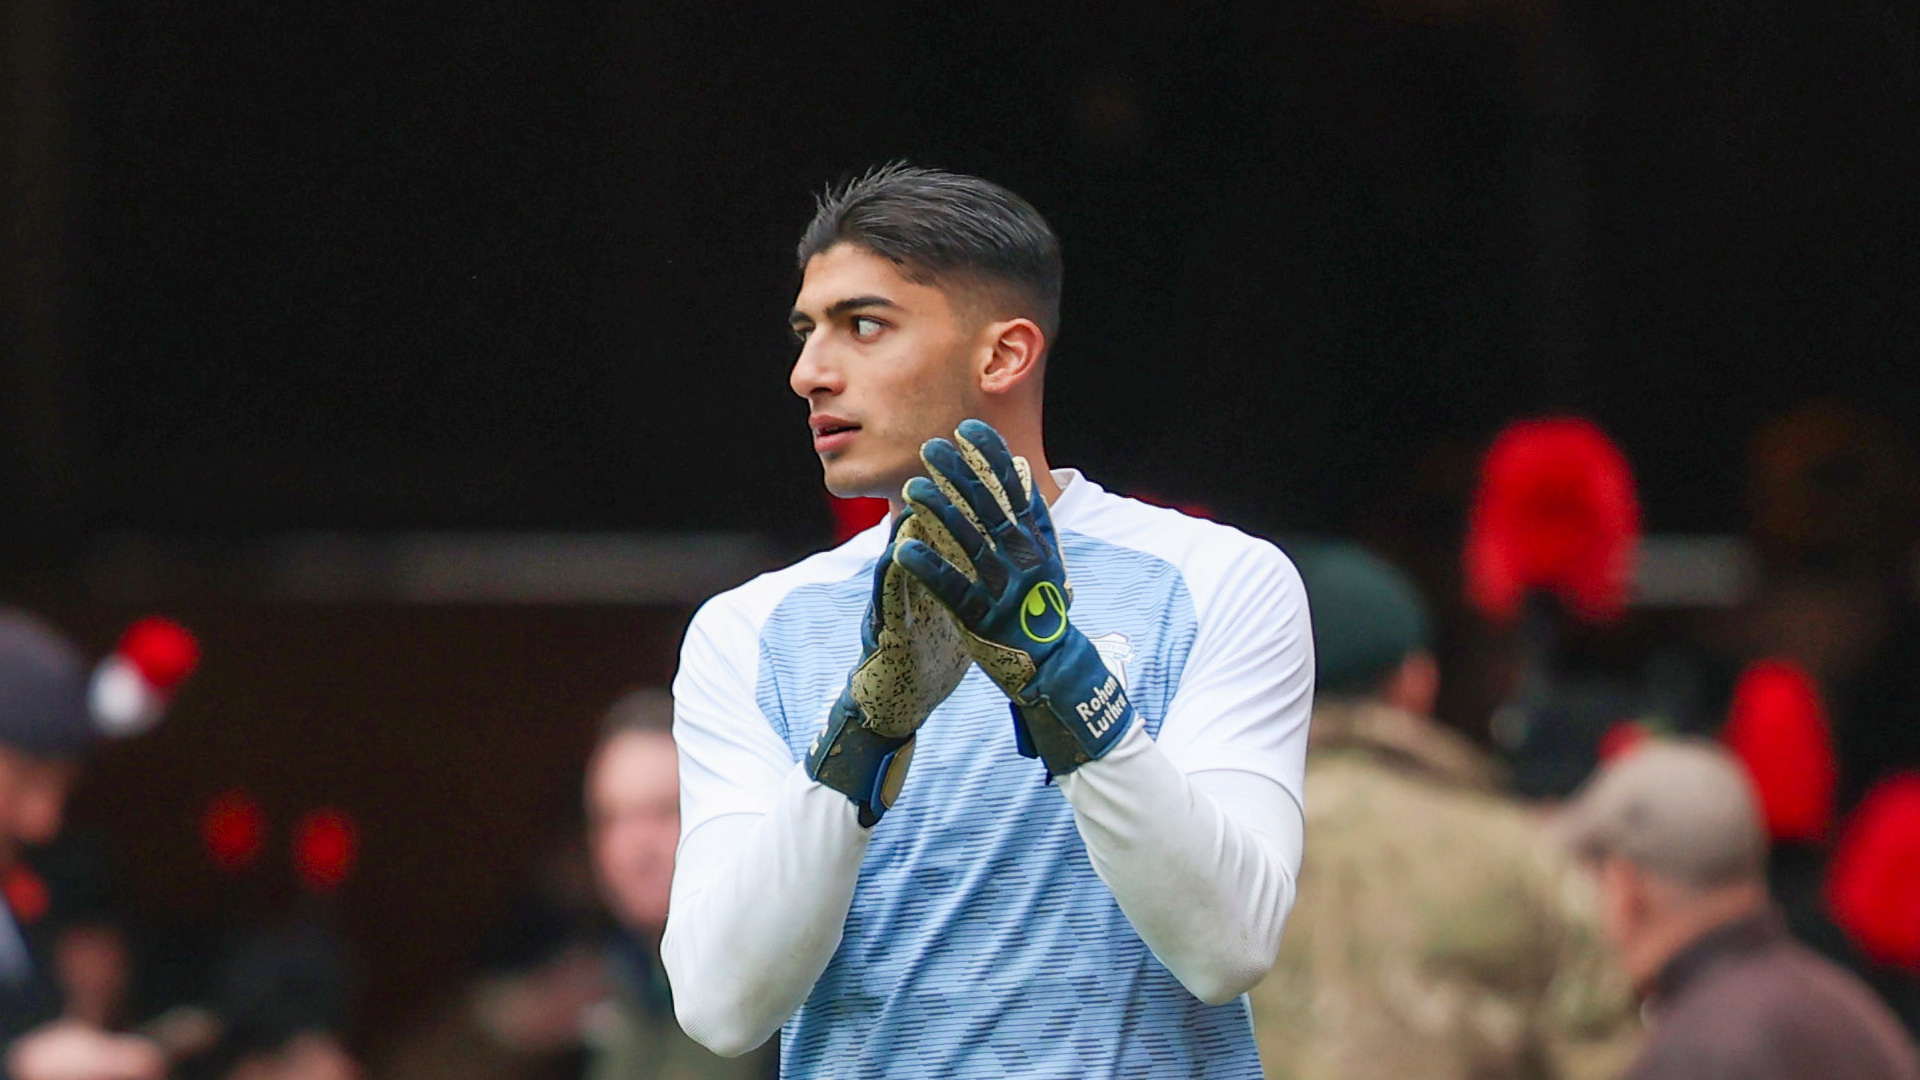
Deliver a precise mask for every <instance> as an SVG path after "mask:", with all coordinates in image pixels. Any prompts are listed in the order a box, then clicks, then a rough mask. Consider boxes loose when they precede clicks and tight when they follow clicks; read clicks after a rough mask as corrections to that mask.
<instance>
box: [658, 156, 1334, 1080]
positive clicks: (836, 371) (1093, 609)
mask: <svg viewBox="0 0 1920 1080" xmlns="http://www.w3.org/2000/svg"><path fill="white" fill-rule="evenodd" d="M799 263H800V267H801V270H802V282H801V286H800V291H799V296H798V297H797V298H796V300H795V302H794V306H793V312H792V315H791V317H790V321H791V323H792V326H793V330H794V333H795V335H796V337H797V338H798V340H799V356H798V359H797V360H796V361H795V363H794V366H793V371H792V377H791V384H792V387H793V389H794V391H795V392H796V393H798V394H799V395H800V396H801V397H803V398H805V399H806V400H807V402H808V404H809V406H810V414H809V425H810V429H811V433H812V436H813V447H814V450H815V452H816V453H817V454H818V456H819V458H820V461H821V464H822V466H823V468H824V470H825V473H826V482H827V486H828V488H829V489H830V490H832V491H834V492H835V493H836V494H839V495H844V496H856V495H884V496H887V497H889V498H891V499H892V500H893V502H894V509H895V515H894V518H893V520H892V521H891V522H890V523H889V524H885V525H881V526H876V527H875V528H874V529H872V530H870V531H869V532H867V533H865V534H863V535H861V536H858V537H856V538H854V539H853V540H852V541H850V542H848V543H847V544H845V545H843V546H841V547H839V548H836V549H834V550H832V551H828V552H824V553H822V554H819V555H815V556H812V557H810V558H808V559H805V560H802V561H801V562H799V563H797V564H795V565H793V566H790V567H788V568H786V569H784V570H780V571H777V572H774V573H771V574H767V575H764V576H762V577H760V578H757V579H755V580H754V581H751V582H749V583H747V584H746V585H743V586H741V587H739V588H737V589H734V590H732V591H730V592H727V593H724V594H722V595H720V596H717V597H715V598H714V599H712V600H711V601H709V602H708V603H707V604H706V605H704V606H703V607H702V608H701V609H700V611H699V613H698V614H696V615H695V616H694V619H693V622H692V624H691V625H690V626H689V627H688V630H687V635H686V640H685V642H684V644H683V646H682V653H681V662H680V669H679V674H678V675H677V677H676V678H675V681H674V699H675V725H674V733H675V738H676V740H677V741H678V744H679V748H680V756H681V814H682V833H681V846H680V852H679V860H678V869H677V871H676V874H675V877H674V882H673V896H672V905H671V915H670V917H669V919H668V922H667V930H666V936H665V940H664V942H663V948H662V952H663V959H664V961H665V964H666V968H667V971H668V974H669V977H670V979H671V982H672V986H673V991H674V1002H675V1008H676V1011H677V1013H678V1015H679V1018H680V1021H681V1023H682V1025H683V1026H684V1027H685V1028H686V1029H687V1031H688V1033H689V1034H691V1035H692V1036H693V1037H694V1038H696V1039H698V1040H700V1041H701V1042H703V1043H705V1044H706V1045H707V1046H709V1047H711V1048H712V1049H714V1050H716V1051H719V1052H720V1053H723V1054H738V1053H742V1052H744V1051H746V1050H748V1049H750V1048H752V1047H755V1046H758V1045H760V1044H761V1043H763V1042H765V1041H766V1040H767V1039H768V1038H770V1037H771V1036H772V1035H773V1034H774V1033H775V1031H777V1030H783V1038H782V1045H781V1066H782V1067H781V1075H783V1076H787V1077H797V1078H808V1077H827V1076H834V1077H842V1076H846V1077H882V1076H897V1077H999V1076H1023V1077H1024V1076H1048V1077H1086V1076H1182V1077H1187V1076H1205V1077H1243V1078H1253V1077H1258V1076H1260V1074H1261V1070H1260V1062H1259V1058H1258V1054H1257V1052H1256V1050H1255V1048H1254V1042H1253V1033H1252V1029H1251V1026H1250V1024H1249V1020H1248V1013H1247V1004H1246V998H1245V997H1244V993H1245V991H1246V990H1248V989H1249V988H1250V987H1252V986H1253V985H1254V984H1255V983H1257V982H1259V981H1260V979H1261V977H1262V976H1263V975H1264V974H1266V972H1267V970H1268V968H1269V967H1270V966H1271V965H1272V963H1273V960H1274V955H1275V952H1276V950H1277V948H1278V946H1279V940H1280V932H1281V929H1282V927H1283V925H1284V924H1285V922H1286V916H1287V912H1288V909H1289V908H1290V906H1291V904H1292V902H1293V896H1294V878H1295V875H1296V873H1297V871H1298V869H1299V865H1300V855H1301V851H1300V843H1301V841H1300V837H1301V831H1302V830H1301V810H1300V806H1301V775H1302V771H1303V765H1304V754H1305V749H1306V742H1307V716H1308V712H1309V710H1310V708H1311V703H1312V702H1311V699H1312V695H1313V655H1312V638H1311V634H1310V631H1309V624H1308V617H1307V607H1306V599H1305V595H1304V592H1303V590H1302V588H1301V585H1300V579H1299V576H1298V575H1297V574H1296V573H1295V572H1294V569H1293V567H1292V565H1291V564H1290V563H1288V561H1287V559H1286V558H1285V556H1283V555H1282V554H1281V553H1280V552H1279V551H1278V550H1277V549H1275V548H1274V547H1273V546H1272V545H1270V544H1267V543H1265V542H1263V541H1260V540H1256V539H1253V538H1251V537H1249V536H1246V535H1245V534H1243V533H1240V532H1238V531H1236V530H1233V529H1230V528H1227V527H1224V526H1221V525H1216V524H1212V523H1210V522H1206V521H1201V520H1197V519H1194V518H1190V517H1186V516H1184V515H1181V514H1179V513H1176V512H1174V511H1171V510H1164V509H1158V508H1154V507H1150V506H1147V505H1145V504H1142V503H1139V502H1135V501H1133V500H1131V499H1126V498H1122V497H1119V496H1116V495H1113V494H1110V493H1108V492H1106V491H1104V490H1102V489H1101V488H1100V487H1099V486H1098V485H1096V484H1095V483H1094V482H1093V481H1092V480H1090V479H1088V478H1086V477H1084V476H1081V475H1079V474H1078V473H1076V472H1074V471H1073V470H1071V469H1059V470H1055V469H1050V468H1049V467H1048V465H1047V461H1046V454H1045V451H1044V449H1043V447H1042V441H1041V398H1042V384H1043V380H1044V376H1045V370H1046V364H1047V351H1048V345H1049V343H1050V342H1051V341H1052V339H1053V337H1054V335H1055V333H1056V332H1057V329H1058V320H1059V315H1058V312H1059V298H1060V280H1061V265H1060V254H1059V245H1058V242H1057V241H1056V240H1055V238H1054V235H1053V233H1052V231H1051V230H1050V229H1049V228H1048V226H1047V224H1046V222H1045V221H1043V220H1042V219H1041V217H1040V215H1039V214H1038V213H1037V212H1035V211H1034V209H1033V208H1032V207H1031V206H1029V205H1028V204H1027V203H1025V202H1024V201H1022V200H1021V199H1020V198H1018V197H1017V196H1015V195H1013V194H1012V193H1010V192H1008V191H1006V190H1004V189H1002V188H999V187H997V186H995V185H993V184H990V183H987V182H985V181H982V180H978V179H975V178H972V177H967V176H958V175H953V174H948V173H941V172H936V171H931V170H923V169H914V168H907V167H902V166H892V167H888V168H885V169H881V170H878V171H875V172H873V173H870V174H868V175H867V176H865V177H863V178H861V179H859V180H856V181H854V182H852V183H851V184H848V185H846V186H844V187H842V188H840V189H838V190H835V191H832V192H829V193H828V194H827V195H825V196H824V197H823V198H822V199H821V201H820V204H819V207H818V211H817V213H816V214H815V217H814V219H813V222H812V223H811V224H810V225H809V226H808V227H807V230H806V233H805V235H804V236H803V237H802V239H801V242H800V245H799ZM968 418H977V419H968ZM963 421H964V422H963ZM981 421H985V422H984V423H983V422H981ZM989 425H990V426H989ZM1016 455H1017V456H1016ZM909 481H911V483H909ZM783 1025H784V1028H783Z"/></svg>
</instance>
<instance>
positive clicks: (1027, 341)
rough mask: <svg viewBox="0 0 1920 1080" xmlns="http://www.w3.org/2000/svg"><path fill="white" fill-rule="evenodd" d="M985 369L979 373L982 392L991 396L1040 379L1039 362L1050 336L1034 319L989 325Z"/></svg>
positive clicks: (1012, 320)
mask: <svg viewBox="0 0 1920 1080" xmlns="http://www.w3.org/2000/svg"><path fill="white" fill-rule="evenodd" d="M986 337H987V346H988V351H987V357H986V366H985V367H984V368H983V369H982V370H981V372H980V389H982V390H984V391H986V392H987V393H989V394H1004V393H1007V392H1008V391H1011V390H1014V389H1016V388H1018V387H1020V386H1023V385H1027V384H1029V383H1031V382H1033V380H1035V379H1038V378H1039V377H1040V361H1041V358H1042V357H1044V356H1045V355H1046V351H1047V335H1046V334H1045V333H1044V332H1042V331H1041V329H1040V324H1038V323H1036V322H1034V321H1033V320H1032V319H1027V318H1020V319H1006V320H1003V321H1000V322H995V323H989V324H988V325H987V328H986Z"/></svg>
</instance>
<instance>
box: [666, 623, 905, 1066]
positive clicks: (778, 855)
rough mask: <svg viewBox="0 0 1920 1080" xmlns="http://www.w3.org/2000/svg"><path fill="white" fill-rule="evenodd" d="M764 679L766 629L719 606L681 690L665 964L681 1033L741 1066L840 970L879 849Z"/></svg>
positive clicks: (691, 654) (686, 652) (684, 672)
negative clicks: (770, 713)
mask: <svg viewBox="0 0 1920 1080" xmlns="http://www.w3.org/2000/svg"><path fill="white" fill-rule="evenodd" d="M758 666H759V636H758V630H757V628H756V627H755V626H753V625H752V624H751V621H750V620H747V619H744V618H742V617H740V616H739V615H738V614H737V613H736V612H733V611H730V610H728V609H727V608H724V607H720V606H717V605H715V604H711V603H710V604H709V605H708V607H707V608H705V609H702V611H701V613H700V614H699V615H697V616H695V618H694V621H693V624H692V625H691V626H690V627H689V628H688V630H687V637H686V641H685V643H684V644H683V646H682V648H681V657H680V672H679V674H678V675H677V676H676V677H675V679H674V684H673V692H674V724H673V733H674V741H675V742H676V744H677V745H678V746H679V750H680V817H681V822H680V825H681V831H680V848H679V852H678V855H677V857H676V860H675V865H674V875H673V890H672V896H671V899H670V901H669V911H668V916H667V930H666V935H665V937H664V938H663V940H662V941H661V947H660V954H661V961H662V963H663V965H664V966H665V967H666V970H667V978H668V981H669V983H670V984H671V985H672V987H673V997H674V1013H675V1015H676V1017H677V1018H678V1020H679V1021H680V1025H681V1027H682V1028H683V1029H685V1031H686V1032H687V1034H688V1035H690V1036H691V1037H692V1038H693V1039H694V1040H696V1041H697V1042H699V1043H701V1044H702V1045H704V1046H706V1047H707V1048H708V1049H710V1050H713V1051H714V1052H716V1053H719V1054H723V1055H728V1056H732V1055H736V1054H743V1053H745V1052H747V1051H748V1050H751V1049H753V1048H754V1047H756V1046H759V1045H760V1044H762V1043H764V1042H765V1041H766V1040H767V1039H768V1038H769V1037H771V1036H772V1034H773V1033H774V1032H775V1031H776V1030H778V1029H779V1027H780V1025H781V1024H783V1023H785V1022H786V1019H787V1017H789V1016H790V1015H792V1013H793V1011H794V1010H795V1009H797V1008H799V1007H800V1004H801V1003H802V1002H804V1001H805V1000H806V997H807V994H808V993H809V992H811V990H812V988H813V984H814V982H815V981H817V980H818V979H819V977H820V973H821V972H822V971H824V970H826V966H827V963H828V961H829V960H831V959H832V957H833V953H834V950H835V949H837V948H838V947H839V944H840V933H841V930H842V928H843V926H844V925H845V923H846V920H847V912H848V910H849V909H850V908H851V906H852V904H853V891H854V886H855V884H856V883H857V882H858V880H859V875H860V863H861V860H862V859H863V858H864V857H865V855H866V850H867V844H868V841H869V840H870V838H871V832H870V831H869V830H867V829H863V828H861V827H860V825H859V822H858V820H857V816H856V813H855V810H854V807H853V804H852V803H851V802H850V801H848V799H847V797H846V796H844V795H842V794H840V793H839V792H837V791H833V790H831V789H829V788H826V787H823V786H821V785H819V784H816V783H814V782H813V781H812V780H810V779H808V778H807V775H806V770H805V768H804V767H803V766H802V765H801V764H800V763H799V762H797V761H795V760H794V758H793V754H792V752H791V751H790V750H789V749H788V747H787V744H786V742H785V740H783V739H781V738H780V736H779V735H778V734H777V733H775V732H774V730H773V727H772V725H770V724H769V723H768V722H767V719H766V717H765V715H764V714H763V713H762V712H761V710H760V707H759V705H758V704H757V702H756V700H755V696H754V687H755V682H756V678H757V673H758ZM768 896H777V897H779V898H780V903H778V904H773V905H769V904H768V903H767V902H766V899H767V897H768Z"/></svg>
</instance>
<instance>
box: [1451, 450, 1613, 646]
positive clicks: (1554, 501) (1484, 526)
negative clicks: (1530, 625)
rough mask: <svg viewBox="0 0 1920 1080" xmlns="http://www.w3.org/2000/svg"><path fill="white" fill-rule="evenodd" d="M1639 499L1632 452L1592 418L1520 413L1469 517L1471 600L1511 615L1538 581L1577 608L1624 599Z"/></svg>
mask: <svg viewBox="0 0 1920 1080" xmlns="http://www.w3.org/2000/svg"><path fill="white" fill-rule="evenodd" d="M1639 538H1640V504H1639V501H1638V499H1637V497H1636V496H1635V494H1634V484H1633V470H1632V468H1631V466H1629V465H1628V463H1627V459H1626V455H1624V454H1622V453H1621V452H1620V449H1619V447H1617V446H1615V445H1614V444H1613V442H1612V441H1611V440H1610V439H1608V438H1607V436H1606V434H1605V433H1604V432H1602V431H1601V430H1600V429H1599V428H1598V427H1597V426H1595V425H1594V424H1593V423H1592V422H1590V421H1587V420H1580V419H1574V418H1557V419H1545V420H1523V421H1520V422H1519V423H1516V424H1513V425H1511V426H1509V427H1508V428H1507V429H1506V430H1505V431H1503V432H1501V433H1500V436H1499V437H1498V438H1497V439H1495V440H1494V442H1493V446H1492V448H1491V449H1489V450H1488V451H1487V456H1486V460H1485V461H1483V462H1482V463H1481V466H1480V487H1479V490H1478V491H1477V492H1476V493H1475V495H1474V500H1473V508H1472V511H1471V514H1470V517H1469V520H1468V526H1467V542H1466V551H1465V561H1466V576H1467V599H1468V600H1469V601H1471V602H1472V603H1473V605H1474V606H1475V607H1477V608H1479V609H1480V610H1481V611H1482V612H1483V613H1485V614H1486V615H1487V616H1489V617H1491V618H1495V619H1500V620H1503V621H1504V620H1510V619H1512V618H1514V617H1515V616H1516V615H1517V614H1518V613H1519V610H1520V602H1521V600H1522V599H1524V598H1525V596H1526V595H1527V593H1528V592H1530V591H1532V590H1535V589H1543V590H1546V591H1549V592H1551V593H1553V594H1555V595H1556V596H1558V597H1560V599H1561V600H1562V601H1563V602H1565V603H1566V604H1567V606H1568V608H1569V609H1570V610H1571V611H1572V612H1573V614H1575V615H1576V616H1578V617H1580V618H1584V619H1593V620H1600V621H1605V620H1609V619H1612V618H1615V617H1616V616H1618V615H1619V614H1620V612H1621V611H1622V610H1623V609H1624V608H1625V607H1626V602H1627V587H1628V585H1629V582H1630V579H1631V577H1632V574H1633V559H1634V552H1635V548H1636V545H1637V544H1638V542H1639Z"/></svg>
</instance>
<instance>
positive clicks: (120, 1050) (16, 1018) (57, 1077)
mask: <svg viewBox="0 0 1920 1080" xmlns="http://www.w3.org/2000/svg"><path fill="white" fill-rule="evenodd" d="M93 688H94V687H93V679H92V672H91V671H90V669H89V666H88V665H87V663H86V662H85V661H84V660H83V659H82V657H81V655H80V652H79V650H77V649H76V648H74V646H73V645H72V644H71V643H69V642H68V641H67V640H66V639H64V638H62V637H61V636H60V635H59V634H58V633H56V632H55V631H54V630H52V629H51V628H50V627H48V626H47V625H46V624H45V623H43V622H41V621H40V620H38V619H35V618H33V617H32V616H30V615H27V614H24V613H21V612H17V611H8V610H4V609H0V872H4V871H5V870H7V869H9V868H11V867H13V866H14V865H15V864H16V863H17V862H18V860H19V859H20V855H21V848H22V847H23V846H24V845H31V844H40V843H44V842H46V841H48V840H51V839H52V838H53V836H54V834H55V833H57V832H59V830H60V823H61V818H62V815H63V812H64V808H65V803H66V797H67V791H68V789H69V788H70V787H72V785H73V783H74V781H75V779H76V778H77V777H78V776H79V773H80V762H81V758H82V757H83V755H84V754H85V752H86V749H87V747H88V745H89V744H91V743H92V741H93V740H94V738H95V737H96V735H97V734H98V732H99V726H98V719H99V717H98V713H97V710H96V709H95V707H94V704H93V703H92V702H91V701H90V694H91V692H92V691H93ZM58 1017H59V1002H58V1001H57V1000H56V997H55V995H54V992H53V990H52V989H51V984H50V981H49V980H48V978H47V975H46V970H45V968H44V966H43V965H42V964H41V963H40V961H39V958H38V957H36V956H35V955H34V950H33V948H32V946H31V945H30V944H29V939H28V936H27V934H26V933H25V932H24V931H23V930H22V928H21V923H20V920H18V919H16V918H15V917H14V914H13V912H12V911H11V910H10V909H9V908H8V907H7V906H6V902H5V901H4V899H0V1074H3V1075H4V1076H5V1077H7V1078H8V1080H158V1078H159V1077H161V1076H162V1075H164V1071H165V1062H164V1059H163V1055H162V1054H161V1051H160V1049H159V1047H158V1046H156V1045H155V1044H154V1043H152V1042H150V1041H148V1040H146V1039H142V1038H138V1037H135V1036H130V1035H117V1034H113V1033H110V1032H107V1031H103V1030H101V1029H99V1028H97V1027H93V1026H92V1025H90V1024H87V1023H84V1022H82V1021H79V1020H72V1019H68V1020H61V1019H59V1018H58Z"/></svg>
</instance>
